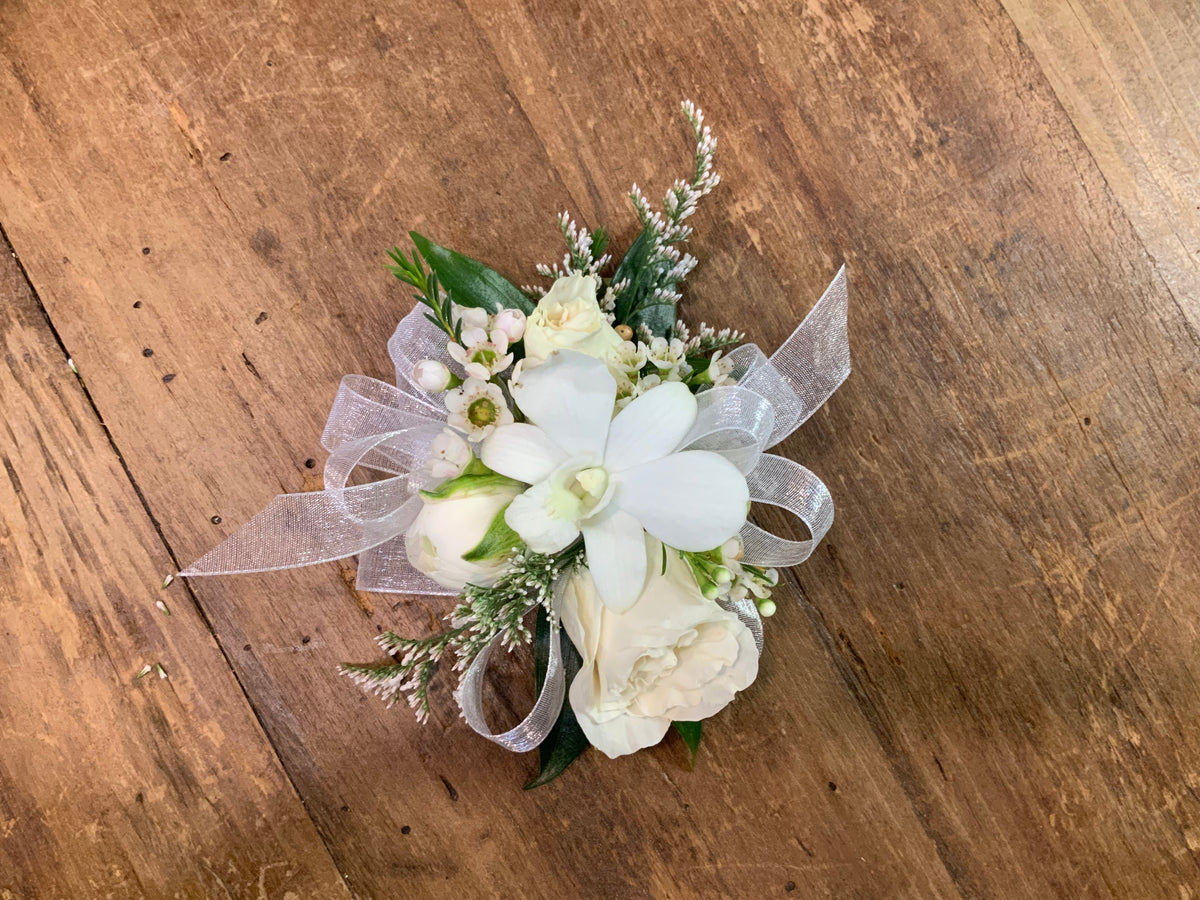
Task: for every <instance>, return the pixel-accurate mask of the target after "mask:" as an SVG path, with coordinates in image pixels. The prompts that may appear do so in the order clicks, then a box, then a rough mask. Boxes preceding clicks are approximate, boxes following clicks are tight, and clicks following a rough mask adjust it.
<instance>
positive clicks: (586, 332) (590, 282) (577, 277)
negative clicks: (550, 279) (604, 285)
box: [525, 272, 621, 362]
mask: <svg viewBox="0 0 1200 900" xmlns="http://www.w3.org/2000/svg"><path fill="white" fill-rule="evenodd" d="M619 346H621V338H620V336H619V335H618V334H617V333H616V332H615V331H613V327H612V326H611V325H609V324H608V319H606V318H605V316H604V313H603V312H601V311H600V304H599V303H597V302H596V278H595V276H593V275H583V274H580V273H579V272H576V273H575V274H574V275H569V276H567V277H566V278H560V279H558V280H557V281H556V282H554V286H553V287H551V288H550V290H549V291H548V292H547V294H546V296H544V297H543V298H542V299H541V300H539V301H538V305H537V308H536V309H535V310H534V311H533V312H532V313H530V315H529V320H528V321H527V322H526V324H525V357H526V358H527V359H530V360H534V361H539V362H540V361H541V360H544V359H545V358H546V357H548V356H549V355H550V354H551V353H553V352H554V351H555V350H575V351H576V352H578V353H585V354H587V355H588V356H594V357H596V358H597V359H605V358H606V357H607V356H608V354H609V351H610V350H613V349H615V348H617V347H619Z"/></svg>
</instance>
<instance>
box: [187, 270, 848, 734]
mask: <svg viewBox="0 0 1200 900" xmlns="http://www.w3.org/2000/svg"><path fill="white" fill-rule="evenodd" d="M848 305H849V300H848V295H847V287H846V270H845V267H844V266H843V267H842V268H841V269H839V270H838V273H837V276H836V277H835V278H834V279H833V281H832V282H831V283H830V285H829V287H828V288H826V290H825V293H824V294H823V295H822V296H821V299H820V300H818V301H817V304H816V305H815V306H814V307H813V308H812V310H811V311H810V312H809V314H808V315H807V316H806V317H805V318H804V321H803V322H801V323H800V325H799V326H798V327H797V328H796V330H795V331H794V332H792V334H791V336H790V337H789V338H788V339H787V340H786V341H784V342H783V345H782V346H780V348H779V349H778V350H776V351H775V352H774V353H773V354H771V356H770V357H769V358H768V357H767V356H766V355H765V354H763V352H762V351H761V350H760V349H759V348H758V347H757V346H756V345H754V344H744V345H742V346H740V347H738V348H737V349H735V350H733V351H732V352H731V353H729V355H728V357H727V358H728V359H729V360H730V361H732V362H733V366H734V368H733V372H732V377H733V379H734V380H735V381H736V386H733V387H717V388H713V389H711V390H708V391H705V392H704V393H702V394H700V395H698V397H697V406H698V413H697V417H696V422H695V424H694V425H693V426H692V429H691V431H690V432H689V433H688V435H687V436H686V437H685V439H684V441H683V443H682V444H681V448H686V449H704V450H711V451H713V452H716V453H720V454H721V455H722V456H724V457H726V458H727V459H729V460H730V461H731V462H733V464H734V465H736V466H737V467H738V469H739V470H740V471H741V472H742V473H744V474H745V475H746V482H747V485H748V486H749V488H750V497H751V499H752V500H754V501H757V502H759V503H767V504H770V505H773V506H777V507H780V508H782V509H785V510H787V511H788V512H791V513H792V514H793V515H795V516H796V517H797V518H799V519H800V521H801V522H803V523H804V524H805V525H806V526H807V527H808V530H809V532H810V533H811V537H810V538H809V539H808V540H801V541H793V540H788V539H786V538H782V537H780V536H778V535H775V534H772V533H770V532H769V531H766V530H765V529H763V528H761V527H759V526H757V525H755V524H753V523H750V522H747V523H746V525H745V526H744V527H743V529H742V532H741V537H742V541H743V542H744V544H745V553H744V559H745V561H746V562H748V563H750V564H752V565H760V566H790V565H795V564H796V563H799V562H802V561H804V560H805V559H807V558H808V557H809V555H810V554H811V553H812V551H813V548H814V547H815V546H816V545H817V543H819V542H820V540H821V538H822V537H824V536H825V533H826V532H827V531H828V530H829V527H830V525H832V523H833V500H832V498H831V497H830V495H829V491H828V489H827V488H826V487H825V485H824V484H823V483H822V482H821V480H820V479H819V478H817V476H816V475H814V474H813V473H812V472H810V471H809V470H808V469H806V468H804V466H802V465H800V464H799V463H795V462H792V461H791V460H789V459H785V458H784V457H781V456H775V455H773V454H770V453H766V452H765V451H766V450H767V449H768V448H770V447H773V446H775V445H776V444H778V443H779V442H780V441H782V440H783V439H784V438H786V437H787V436H788V435H790V434H791V433H792V432H793V431H795V430H796V429H797V428H799V427H800V425H802V424H803V423H804V422H805V421H806V420H807V419H808V418H809V417H810V416H811V415H812V414H813V413H814V412H816V411H817V409H819V408H820V406H821V405H822V404H823V403H824V402H825V401H826V400H827V399H829V397H830V395H832V394H833V392H834V391H836V390H837V389H838V387H839V386H840V385H841V384H842V382H843V381H845V380H846V378H847V376H849V374H850V344H849V338H848V335H847V330H846V316H847V310H848ZM388 353H389V355H390V356H391V358H392V362H393V364H394V365H395V369H396V385H395V386H393V385H390V384H387V383H386V382H383V381H379V380H377V379H374V378H367V377H365V376H362V375H348V376H346V377H345V378H343V379H342V383H341V385H340V386H339V388H338V393H337V397H336V398H335V399H334V402H333V407H332V409H331V410H330V413H329V419H328V421H327V422H326V425H325V431H324V434H323V435H322V437H321V444H322V446H324V447H325V449H326V450H328V451H329V459H328V460H327V461H326V463H325V473H324V474H325V490H323V491H313V492H309V493H301V494H280V495H279V496H278V497H276V498H275V499H274V500H272V501H271V502H270V503H269V504H268V505H267V507H266V508H265V509H264V510H263V511H262V512H260V513H258V514H257V515H256V516H254V517H253V518H252V519H250V521H249V522H247V523H246V524H245V525H243V526H242V528H241V529H239V530H238V531H237V532H235V533H234V534H233V535H231V536H230V537H228V538H226V539H225V540H224V541H222V542H221V543H220V544H218V545H217V546H216V547H215V548H214V549H212V550H211V551H209V552H208V553H206V554H205V555H204V556H202V557H200V558H199V559H198V560H196V561H195V562H194V563H192V564H191V565H190V566H188V568H186V569H185V570H184V571H183V572H181V573H180V574H182V575H188V576H192V575H229V574H236V573H247V572H267V571H274V570H277V569H290V568H296V567H299V566H309V565H314V564H316V563H321V562H328V561H330V560H335V559H343V558H345V557H348V556H356V555H357V556H358V557H359V565H358V576H357V582H356V585H357V587H358V589H359V590H364V591H381V592H393V593H404V594H440V595H449V594H455V593H457V592H455V591H452V590H448V589H446V588H443V587H442V586H441V585H439V584H437V583H436V582H435V581H433V580H432V579H431V578H429V577H428V576H426V575H424V574H423V573H421V572H419V571H417V570H416V569H414V568H413V567H412V565H411V564H410V563H409V562H408V556H407V553H406V552H405V548H404V533H405V532H406V531H407V530H408V527H409V526H410V525H411V524H412V522H413V519H415V518H416V515H417V513H418V512H419V511H420V508H421V499H420V496H419V495H418V494H417V491H418V490H420V489H421V488H423V487H427V486H429V485H430V484H431V479H430V477H429V476H428V475H426V474H425V472H424V471H423V466H424V463H425V460H426V459H427V457H428V455H429V449H430V444H431V443H432V442H433V439H434V438H435V437H436V436H437V435H438V434H439V433H440V432H441V430H442V429H443V428H445V427H446V419H445V409H444V407H443V405H442V402H441V400H440V398H438V397H435V396H433V395H431V394H428V393H426V392H425V391H423V390H421V388H420V387H418V386H417V384H416V383H415V382H414V381H413V376H412V373H413V367H414V365H415V364H416V363H417V362H418V361H420V360H422V359H436V360H440V361H441V362H443V363H445V364H446V365H448V366H450V365H453V362H452V360H451V359H450V357H449V354H448V353H447V352H446V337H445V335H444V334H443V333H442V331H441V330H440V329H438V328H437V327H436V326H434V325H433V324H431V323H430V322H429V321H428V320H427V319H426V318H425V315H424V308H423V307H421V306H417V307H415V308H414V309H413V310H412V311H411V312H410V313H409V314H408V315H407V316H405V317H404V318H403V319H402V320H401V321H400V324H399V325H398V326H397V327H396V331H395V333H394V334H393V335H392V337H391V339H390V340H389V341H388ZM357 469H363V470H365V471H367V472H372V473H375V475H376V476H377V477H378V476H384V477H383V478H382V479H381V480H377V481H372V482H370V483H367V484H359V485H350V483H349V482H350V478H351V476H352V475H353V473H354V472H355V471H356V470H357ZM726 608H727V609H729V610H730V611H731V612H734V613H735V614H737V615H738V617H739V618H741V619H742V621H743V622H745V623H746V624H747V627H749V628H750V629H751V632H752V633H753V634H754V638H755V642H756V643H757V644H758V646H759V649H760V651H761V649H762V623H761V620H760V619H759V616H758V609H757V607H756V606H755V605H754V603H753V602H752V601H749V600H747V601H743V602H741V603H736V604H730V605H728V606H727V607H726ZM559 642H560V638H559V634H558V632H557V630H556V631H555V634H554V639H553V641H552V643H551V661H550V671H549V672H548V673H547V678H546V682H545V685H544V686H543V690H542V692H541V694H540V695H539V697H538V699H537V702H536V703H535V705H534V708H533V710H532V711H531V712H530V714H529V716H528V717H527V718H526V719H525V721H524V722H522V723H521V724H520V725H518V726H517V727H516V728H514V729H512V730H510V731H507V732H505V733H503V734H492V733H491V732H490V730H489V729H488V726H487V723H486V722H485V721H484V717H483V708H482V686H483V678H484V673H485V672H486V669H487V664H488V660H489V659H490V657H491V653H492V651H493V650H494V648H495V643H496V642H495V641H493V642H492V643H491V644H489V645H488V646H487V647H486V648H485V649H484V650H483V651H482V652H481V653H480V654H479V656H478V657H477V658H476V659H475V661H474V662H473V663H472V665H471V666H470V667H469V668H468V669H467V671H466V672H465V673H464V675H463V679H462V683H461V685H460V688H459V692H458V693H459V703H460V705H461V706H462V709H463V715H464V717H465V718H466V719H467V722H468V723H469V724H470V725H471V727H472V728H473V729H475V731H477V732H478V733H479V734H481V735H483V736H484V737H486V738H487V739H488V740H491V741H495V742H496V743H498V744H500V745H501V746H505V747H508V748H509V749H510V750H531V749H533V748H534V747H536V746H537V745H538V744H539V743H541V741H542V740H544V739H545V736H546V734H548V733H549V731H550V728H551V727H552V726H553V724H554V721H555V719H556V718H557V717H558V713H559V710H560V709H561V708H562V702H563V696H564V694H565V686H564V683H563V682H564V678H563V673H562V653H561V647H560V646H559ZM551 672H552V673H554V674H553V675H551Z"/></svg>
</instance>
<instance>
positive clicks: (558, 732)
mask: <svg viewBox="0 0 1200 900" xmlns="http://www.w3.org/2000/svg"><path fill="white" fill-rule="evenodd" d="M551 633H552V632H551V629H550V617H549V615H547V613H546V608H545V607H544V606H539V607H538V613H537V635H536V637H535V638H534V647H533V660H534V676H535V678H534V682H535V685H536V687H537V692H538V693H539V694H540V693H541V692H542V685H543V684H544V683H545V681H546V670H547V669H548V668H549V667H550V637H551ZM561 640H562V651H563V668H564V670H565V673H566V678H567V687H568V688H569V687H570V685H571V682H572V681H574V680H575V675H576V674H577V673H578V672H579V669H580V668H581V667H582V666H583V659H582V658H581V657H580V655H579V651H578V650H576V649H575V645H574V644H572V643H571V639H570V638H568V637H567V633H566V632H565V631H563V632H561ZM590 746H591V744H590V743H588V739H587V736H586V735H584V733H583V729H582V728H580V727H579V722H578V721H577V720H576V718H575V712H574V711H573V710H572V709H571V701H570V699H569V698H565V699H564V700H563V705H562V712H560V713H559V714H558V721H556V722H555V723H554V727H553V728H551V729H550V734H549V735H547V737H546V740H544V741H542V744H541V746H540V747H538V761H539V764H540V770H539V772H538V774H537V777H536V778H534V779H533V780H532V781H531V782H529V784H527V785H525V790H527V791H528V790H532V789H533V788H536V787H541V786H542V785H543V784H549V783H550V782H551V781H553V780H554V779H555V778H557V777H558V776H559V775H561V774H562V773H563V772H565V771H566V769H567V766H569V765H570V764H571V763H573V762H574V761H575V759H576V758H577V757H578V756H579V754H580V753H582V752H583V751H584V750H586V749H587V748H588V747H590Z"/></svg>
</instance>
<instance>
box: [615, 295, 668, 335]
mask: <svg viewBox="0 0 1200 900" xmlns="http://www.w3.org/2000/svg"><path fill="white" fill-rule="evenodd" d="M677 318H678V315H677V313H676V311H675V304H674V303H654V304H651V305H649V306H643V307H642V308H641V309H638V310H635V311H634V312H633V313H632V314H631V315H630V316H629V318H627V319H626V320H625V324H626V325H628V326H629V327H630V328H632V329H633V331H634V333H635V334H636V333H637V330H638V327H639V326H641V325H645V326H646V327H647V328H649V329H650V333H651V334H652V335H654V336H655V337H667V336H668V335H670V333H671V329H673V328H674V327H675V320H676V319H677Z"/></svg>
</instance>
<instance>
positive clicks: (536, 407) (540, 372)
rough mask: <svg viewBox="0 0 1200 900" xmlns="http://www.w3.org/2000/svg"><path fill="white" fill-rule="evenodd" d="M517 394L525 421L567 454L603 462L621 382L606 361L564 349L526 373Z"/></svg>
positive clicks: (519, 384) (516, 387) (518, 403)
mask: <svg viewBox="0 0 1200 900" xmlns="http://www.w3.org/2000/svg"><path fill="white" fill-rule="evenodd" d="M512 393H513V399H514V400H515V401H516V403H517V406H518V407H520V409H521V412H523V413H524V414H525V417H526V418H527V419H529V420H530V421H531V422H533V423H534V424H535V425H537V426H538V427H540V428H541V429H542V431H544V432H546V436H547V437H549V438H550V440H552V441H553V442H554V443H555V444H557V445H558V446H559V447H560V448H561V449H562V450H563V451H565V453H566V455H568V456H574V455H576V454H585V453H586V454H590V455H592V456H594V457H595V458H596V460H597V461H599V460H600V459H602V458H603V456H604V444H605V441H606V439H607V438H608V427H609V425H610V424H611V422H612V414H613V404H614V403H615V401H616V397H617V383H616V381H615V380H613V377H612V375H611V374H610V373H609V371H608V366H606V365H605V364H604V363H603V362H602V361H601V360H598V359H595V358H593V357H591V356H584V355H583V354H582V353H576V352H574V351H572V350H559V351H557V352H556V353H554V354H552V355H551V356H550V358H549V359H547V360H546V362H544V363H542V364H541V365H540V366H537V367H536V368H534V369H526V370H525V371H524V372H523V373H522V375H521V380H520V382H519V383H518V384H516V385H514V386H513V388H512Z"/></svg>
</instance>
